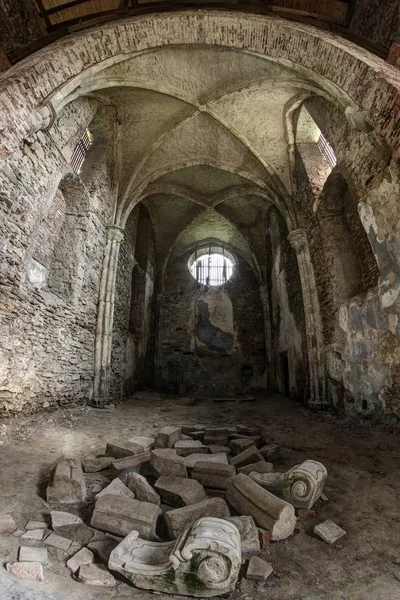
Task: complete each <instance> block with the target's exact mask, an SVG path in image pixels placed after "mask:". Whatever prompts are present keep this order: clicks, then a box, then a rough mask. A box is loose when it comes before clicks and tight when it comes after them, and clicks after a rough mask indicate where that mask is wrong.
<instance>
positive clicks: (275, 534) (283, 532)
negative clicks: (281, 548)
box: [226, 473, 296, 541]
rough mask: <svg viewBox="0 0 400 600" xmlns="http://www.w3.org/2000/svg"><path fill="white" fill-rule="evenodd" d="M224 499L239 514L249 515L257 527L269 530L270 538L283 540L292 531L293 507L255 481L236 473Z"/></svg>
mask: <svg viewBox="0 0 400 600" xmlns="http://www.w3.org/2000/svg"><path fill="white" fill-rule="evenodd" d="M226 499H227V501H228V502H229V504H230V505H231V506H232V507H233V508H234V509H235V510H236V511H237V512H238V513H239V514H240V515H251V516H252V517H253V518H254V521H255V522H256V524H257V525H258V526H259V527H262V528H264V529H267V530H270V531H271V539H272V540H274V541H275V540H283V539H285V538H287V537H289V536H290V535H292V533H293V532H294V528H295V525H296V516H295V512H294V508H293V506H292V505H291V504H288V503H287V502H285V501H284V500H281V499H280V498H277V497H276V496H274V494H271V493H270V492H268V491H267V490H264V489H263V488H262V487H261V486H259V485H258V484H257V483H255V482H254V481H253V480H252V479H250V477H248V476H247V475H244V474H243V473H240V474H239V475H236V477H235V478H234V479H233V481H232V483H231V484H230V485H229V487H228V489H227V491H226Z"/></svg>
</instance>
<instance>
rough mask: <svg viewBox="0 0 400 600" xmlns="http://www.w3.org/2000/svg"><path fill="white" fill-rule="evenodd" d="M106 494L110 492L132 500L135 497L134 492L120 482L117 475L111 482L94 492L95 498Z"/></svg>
mask: <svg viewBox="0 0 400 600" xmlns="http://www.w3.org/2000/svg"><path fill="white" fill-rule="evenodd" d="M128 477H129V475H128ZM107 494H112V495H114V496H123V497H125V498H132V500H133V499H134V498H135V494H134V493H133V492H132V491H131V490H130V489H129V488H128V487H127V486H126V485H125V484H124V483H122V481H121V480H120V479H119V477H116V478H115V479H113V480H112V482H111V483H110V484H109V485H108V486H107V487H105V488H104V490H101V492H99V493H98V494H96V496H95V498H96V500H98V499H99V498H102V497H103V496H107Z"/></svg>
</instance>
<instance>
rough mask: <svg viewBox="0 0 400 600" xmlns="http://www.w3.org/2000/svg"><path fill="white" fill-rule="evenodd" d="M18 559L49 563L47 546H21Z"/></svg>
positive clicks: (20, 560) (43, 563)
mask: <svg viewBox="0 0 400 600" xmlns="http://www.w3.org/2000/svg"><path fill="white" fill-rule="evenodd" d="M18 560H19V562H38V563H40V564H42V565H47V562H48V556H47V548H36V547H34V546H20V549H19V553H18Z"/></svg>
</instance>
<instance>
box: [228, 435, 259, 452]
mask: <svg viewBox="0 0 400 600" xmlns="http://www.w3.org/2000/svg"><path fill="white" fill-rule="evenodd" d="M251 446H254V440H253V439H252V438H238V439H236V440H235V439H233V440H231V441H230V442H229V448H230V449H231V450H232V453H233V454H240V453H241V452H243V450H247V448H250V447H251Z"/></svg>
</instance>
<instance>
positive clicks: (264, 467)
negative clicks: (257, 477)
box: [237, 460, 274, 475]
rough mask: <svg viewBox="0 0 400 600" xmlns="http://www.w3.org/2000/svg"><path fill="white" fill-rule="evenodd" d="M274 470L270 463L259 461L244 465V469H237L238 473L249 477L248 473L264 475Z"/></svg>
mask: <svg viewBox="0 0 400 600" xmlns="http://www.w3.org/2000/svg"><path fill="white" fill-rule="evenodd" d="M273 470H274V465H273V464H272V463H270V462H266V461H265V460H259V461H257V462H255V463H250V464H249V465H245V466H244V467H239V468H238V470H237V471H238V473H244V474H245V475H250V473H260V474H262V475H264V474H265V473H272V472H273Z"/></svg>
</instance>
